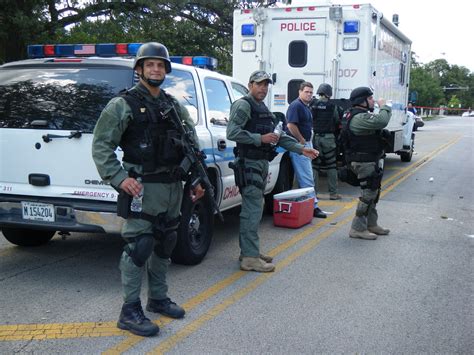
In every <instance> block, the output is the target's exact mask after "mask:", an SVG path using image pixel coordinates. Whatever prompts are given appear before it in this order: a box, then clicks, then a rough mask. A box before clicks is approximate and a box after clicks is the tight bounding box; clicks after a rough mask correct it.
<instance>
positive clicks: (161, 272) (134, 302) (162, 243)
mask: <svg viewBox="0 0 474 355" xmlns="http://www.w3.org/2000/svg"><path fill="white" fill-rule="evenodd" d="M134 70H135V71H136V73H137V74H138V76H139V78H140V80H139V83H138V84H137V85H135V86H134V87H133V88H132V89H130V90H128V91H124V92H121V93H120V95H119V96H118V97H115V98H113V99H112V100H110V102H109V103H108V104H107V106H106V107H105V108H104V110H103V111H102V113H101V115H100V117H99V120H98V122H97V124H96V127H95V129H94V139H93V143H92V156H93V158H94V161H95V164H96V166H97V170H98V171H99V174H100V176H101V177H102V179H104V180H107V181H110V184H111V185H112V186H113V187H115V188H116V189H117V190H118V191H119V192H120V197H119V200H118V213H119V215H120V216H122V217H124V218H126V220H125V223H124V225H123V227H122V237H123V238H124V240H125V241H126V243H127V244H126V246H125V247H124V251H123V253H122V256H121V259H120V271H121V279H122V289H123V298H124V303H123V306H122V311H121V313H120V317H119V320H118V322H117V326H118V328H120V329H124V330H128V331H130V332H132V333H134V334H137V335H141V336H152V335H155V334H157V333H158V332H159V328H158V326H157V325H156V324H154V323H152V322H151V321H150V319H148V318H147V317H145V315H144V313H143V309H142V306H141V301H140V289H141V282H142V276H143V273H144V272H145V271H146V274H147V279H148V303H147V306H146V309H147V311H150V312H156V313H161V314H164V315H166V316H169V317H172V318H182V317H183V316H184V314H185V311H184V309H183V308H181V307H180V306H178V305H177V304H176V303H174V302H172V301H171V300H170V298H168V296H167V292H168V286H167V284H166V273H167V270H168V266H169V264H170V256H171V252H172V251H173V249H174V247H175V245H176V241H177V232H176V230H177V227H178V221H179V215H180V206H181V200H182V196H183V184H182V179H183V177H182V176H179V175H178V174H176V173H175V172H176V171H177V169H175V167H177V166H178V165H179V164H180V162H181V161H182V159H183V157H184V155H183V151H182V149H181V148H180V144H179V142H180V135H179V131H178V130H177V129H176V128H175V126H174V125H173V123H172V122H171V121H170V119H169V118H168V117H167V116H164V115H163V114H162V113H163V112H164V109H165V108H169V107H170V105H173V106H174V107H175V108H176V110H177V112H178V114H179V116H180V119H181V120H182V121H183V123H184V124H186V125H187V126H189V128H190V129H192V131H193V132H194V128H193V124H192V121H191V118H190V117H189V113H188V112H187V110H186V109H185V108H184V107H183V106H182V105H181V104H179V103H178V101H177V100H176V99H175V98H174V97H172V96H170V95H169V94H167V93H166V92H165V91H164V90H162V89H160V85H161V84H162V83H163V81H164V80H165V76H166V74H167V73H170V72H171V62H170V59H169V55H168V50H167V48H166V47H165V46H164V45H162V44H160V43H156V42H149V43H145V44H143V45H141V46H140V48H139V50H138V52H137V55H136V58H135V61H134ZM117 147H121V148H122V150H123V153H124V154H123V159H122V164H121V163H120V161H119V160H118V159H117V156H116V154H115V150H116V148H117ZM203 194H204V191H203V189H202V187H201V186H200V185H199V186H197V187H196V189H195V190H194V191H192V196H194V197H192V198H193V199H195V200H196V199H198V198H200V197H202V195H203ZM132 197H135V198H138V202H136V200H134V202H133V203H132V202H131V200H132ZM140 199H141V201H140ZM132 204H133V207H132V206H131V205H132Z"/></svg>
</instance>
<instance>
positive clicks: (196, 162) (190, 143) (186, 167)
mask: <svg viewBox="0 0 474 355" xmlns="http://www.w3.org/2000/svg"><path fill="white" fill-rule="evenodd" d="M162 114H163V117H167V118H169V119H170V120H171V122H173V124H174V125H175V126H176V128H177V129H178V131H179V133H180V134H181V137H182V142H183V152H184V159H183V161H182V162H181V164H180V165H179V166H178V167H177V169H176V172H175V173H176V174H178V176H180V177H185V176H187V175H189V172H190V171H194V173H195V174H196V175H197V177H196V178H195V179H194V181H192V182H191V189H195V188H196V186H197V185H199V184H201V185H202V186H203V187H204V189H205V190H206V193H208V194H209V198H210V200H211V204H212V207H213V208H214V210H215V212H216V213H217V215H218V216H219V219H220V220H221V221H222V222H224V217H223V216H222V213H221V212H220V211H219V207H218V206H217V203H216V200H215V198H214V196H215V194H214V186H213V185H212V184H211V181H210V180H209V176H208V175H207V171H206V163H205V161H204V159H206V155H205V154H204V153H203V152H201V151H200V150H199V149H198V147H197V146H196V144H195V142H194V139H193V132H192V131H191V130H190V129H189V127H188V126H186V125H185V124H184V122H183V121H182V120H181V119H180V118H179V115H178V112H177V111H176V108H175V107H174V105H173V104H172V103H171V102H170V103H169V107H167V108H166V109H165V110H164V111H163V113H162Z"/></svg>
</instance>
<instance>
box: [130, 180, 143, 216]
mask: <svg viewBox="0 0 474 355" xmlns="http://www.w3.org/2000/svg"><path fill="white" fill-rule="evenodd" d="M137 181H138V182H139V183H140V184H141V183H142V178H141V177H138V178H137ZM143 190H145V187H142V190H141V191H140V193H139V194H138V195H137V196H133V199H132V203H131V204H130V211H132V212H141V211H142V209H143Z"/></svg>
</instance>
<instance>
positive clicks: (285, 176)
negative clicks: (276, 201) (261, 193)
mask: <svg viewBox="0 0 474 355" xmlns="http://www.w3.org/2000/svg"><path fill="white" fill-rule="evenodd" d="M293 176H294V172H293V165H292V164H291V159H290V154H289V153H288V152H285V153H284V154H283V156H282V157H281V161H280V169H279V171H278V179H277V182H276V184H275V186H274V187H273V190H272V192H271V193H269V194H268V195H265V213H267V214H269V215H272V214H273V196H274V195H276V194H279V193H280V192H285V191H288V190H291V188H292V187H293Z"/></svg>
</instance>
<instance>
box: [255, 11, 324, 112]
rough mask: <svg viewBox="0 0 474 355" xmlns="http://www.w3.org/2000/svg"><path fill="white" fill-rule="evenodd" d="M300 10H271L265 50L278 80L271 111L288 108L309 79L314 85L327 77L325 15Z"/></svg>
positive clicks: (271, 69) (272, 96)
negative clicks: (268, 34)
mask: <svg viewBox="0 0 474 355" xmlns="http://www.w3.org/2000/svg"><path fill="white" fill-rule="evenodd" d="M303 9H304V11H305V13H304V15H305V16H303V14H302V13H301V12H298V13H296V12H295V13H293V12H284V13H283V12H278V13H279V14H281V16H276V14H277V13H276V12H273V13H270V14H271V15H275V16H272V18H271V19H270V21H269V25H268V26H269V27H270V30H269V33H271V34H272V35H271V36H267V38H266V40H265V36H264V39H263V41H264V46H266V48H264V53H268V55H266V58H268V61H269V64H270V65H269V70H270V72H272V73H273V74H274V78H275V79H276V80H275V83H274V84H273V86H272V87H271V88H270V90H271V92H270V93H269V95H268V100H269V107H270V109H271V110H272V111H279V112H282V113H285V112H286V107H287V105H288V104H289V103H291V102H292V101H293V100H294V99H296V98H297V97H298V89H299V85H300V84H301V82H303V81H305V80H306V81H310V82H311V83H312V84H313V86H314V87H315V88H317V87H318V85H319V84H320V83H323V82H324V80H325V75H327V73H326V70H327V68H326V67H325V63H326V38H327V29H326V26H327V22H328V19H327V18H326V17H322V16H320V15H316V13H315V12H314V11H309V10H308V9H307V8H303Z"/></svg>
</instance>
